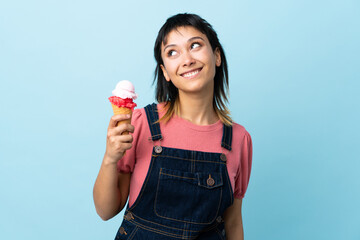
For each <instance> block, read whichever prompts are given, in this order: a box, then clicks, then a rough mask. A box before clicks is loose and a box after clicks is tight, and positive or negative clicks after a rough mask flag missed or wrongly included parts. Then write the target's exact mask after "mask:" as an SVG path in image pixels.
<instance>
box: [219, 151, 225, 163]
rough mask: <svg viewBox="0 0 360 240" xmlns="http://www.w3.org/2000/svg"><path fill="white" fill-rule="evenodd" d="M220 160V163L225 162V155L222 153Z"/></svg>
mask: <svg viewBox="0 0 360 240" xmlns="http://www.w3.org/2000/svg"><path fill="white" fill-rule="evenodd" d="M220 159H221V161H223V162H226V155H225V154H223V153H222V154H221V155H220Z"/></svg>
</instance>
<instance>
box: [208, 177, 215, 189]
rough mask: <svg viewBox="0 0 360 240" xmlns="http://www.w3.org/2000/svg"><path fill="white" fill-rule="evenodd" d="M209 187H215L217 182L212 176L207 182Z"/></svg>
mask: <svg viewBox="0 0 360 240" xmlns="http://www.w3.org/2000/svg"><path fill="white" fill-rule="evenodd" d="M206 183H207V185H209V186H210V187H211V186H214V184H215V180H214V179H213V178H212V177H211V175H209V178H208V179H207V180H206Z"/></svg>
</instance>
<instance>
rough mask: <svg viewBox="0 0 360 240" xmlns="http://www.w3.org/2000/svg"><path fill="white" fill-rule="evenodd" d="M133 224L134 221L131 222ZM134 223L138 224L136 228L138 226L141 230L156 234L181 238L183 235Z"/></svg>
mask: <svg viewBox="0 0 360 240" xmlns="http://www.w3.org/2000/svg"><path fill="white" fill-rule="evenodd" d="M131 222H133V221H131ZM133 223H134V224H136V226H138V227H139V228H142V229H144V230H147V231H151V232H155V233H158V234H161V235H165V236H169V237H176V238H181V235H179V234H175V233H169V232H165V231H161V230H159V229H155V228H152V227H148V226H145V225H142V224H141V223H138V222H133Z"/></svg>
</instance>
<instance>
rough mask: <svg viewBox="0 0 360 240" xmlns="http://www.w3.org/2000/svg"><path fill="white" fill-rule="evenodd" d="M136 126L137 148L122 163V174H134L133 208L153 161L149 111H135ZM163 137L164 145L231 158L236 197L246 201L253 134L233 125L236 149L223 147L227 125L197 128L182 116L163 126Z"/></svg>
mask: <svg viewBox="0 0 360 240" xmlns="http://www.w3.org/2000/svg"><path fill="white" fill-rule="evenodd" d="M162 107H163V104H158V109H159V115H160V118H161V117H162V116H163V115H164V111H161V109H162ZM131 123H132V125H134V127H135V131H134V133H133V138H134V141H133V147H132V148H131V149H130V150H127V151H126V154H125V156H124V157H123V158H122V159H121V160H119V161H118V163H117V167H118V171H119V172H123V173H129V172H131V173H132V174H131V180H130V193H129V206H131V205H132V204H133V203H134V202H135V200H136V198H137V196H138V195H139V193H140V190H141V187H142V185H143V183H144V180H145V177H146V174H147V172H148V169H149V165H150V162H151V153H152V148H153V146H154V143H153V142H151V141H149V138H150V137H151V133H150V129H149V125H148V122H147V118H146V113H145V109H144V108H142V109H136V110H134V112H133V116H132V120H131ZM160 129H161V133H162V136H163V140H161V146H164V147H170V148H179V149H186V150H193V151H202V152H217V153H225V154H226V157H227V163H226V166H227V170H228V173H229V178H230V182H231V187H232V189H233V192H234V197H235V198H243V197H244V195H245V192H246V188H247V186H248V182H249V178H250V171H251V163H252V143H251V137H250V135H249V133H248V132H247V131H246V130H245V128H244V127H243V126H241V125H239V124H236V123H234V124H233V139H232V150H231V151H228V150H226V149H224V148H222V147H221V139H222V135H223V124H222V122H221V121H220V120H219V121H218V122H216V123H214V124H211V125H206V126H200V125H195V124H193V123H191V122H189V121H187V120H185V119H182V118H180V117H178V116H175V115H174V117H172V119H171V120H170V121H169V122H167V123H166V124H164V123H162V122H161V123H160Z"/></svg>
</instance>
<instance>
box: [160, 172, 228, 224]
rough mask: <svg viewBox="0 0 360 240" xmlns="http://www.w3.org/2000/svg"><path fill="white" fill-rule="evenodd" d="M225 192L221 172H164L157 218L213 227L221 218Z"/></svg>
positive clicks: (161, 176)
mask: <svg viewBox="0 0 360 240" xmlns="http://www.w3.org/2000/svg"><path fill="white" fill-rule="evenodd" d="M222 190H223V178H222V174H221V173H220V172H195V173H192V172H182V171H178V170H171V169H166V168H160V171H159V178H158V184H157V189H156V197H155V202H154V211H155V214H156V215H157V216H159V217H162V218H165V219H170V220H175V221H180V222H186V223H197V224H209V223H211V222H213V221H215V219H216V217H217V216H218V211H219V208H220V203H221V198H222Z"/></svg>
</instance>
